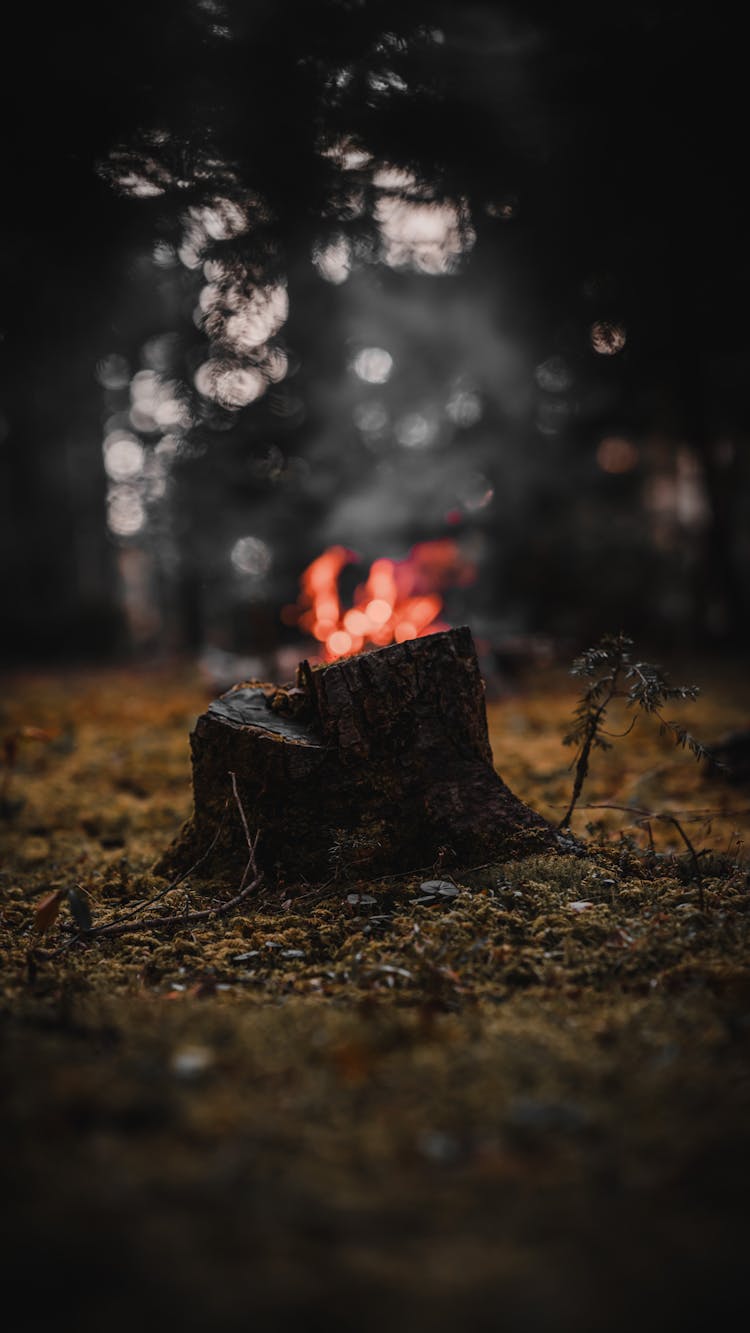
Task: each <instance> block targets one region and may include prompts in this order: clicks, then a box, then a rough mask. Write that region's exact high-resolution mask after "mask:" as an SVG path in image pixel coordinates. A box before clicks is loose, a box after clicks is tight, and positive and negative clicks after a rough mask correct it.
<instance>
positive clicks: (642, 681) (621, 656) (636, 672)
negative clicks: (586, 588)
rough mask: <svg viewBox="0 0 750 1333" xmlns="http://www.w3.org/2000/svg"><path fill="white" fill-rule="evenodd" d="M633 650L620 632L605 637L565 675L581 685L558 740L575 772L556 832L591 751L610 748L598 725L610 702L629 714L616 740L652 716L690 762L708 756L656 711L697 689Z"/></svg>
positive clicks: (575, 797)
mask: <svg viewBox="0 0 750 1333" xmlns="http://www.w3.org/2000/svg"><path fill="white" fill-rule="evenodd" d="M633 647H634V644H633V641H632V639H629V638H627V636H626V635H624V634H622V633H620V634H605V635H604V637H603V638H602V639H601V640H600V641H599V643H597V644H596V645H595V646H594V647H593V648H588V649H587V650H586V652H585V653H582V655H581V656H580V657H578V658H576V660H575V662H574V663H573V666H572V668H571V675H573V676H580V677H581V678H582V679H583V680H584V681H586V682H587V683H586V686H585V688H584V691H583V693H582V695H581V697H580V699H579V701H578V704H577V707H576V709H575V712H574V715H573V718H574V721H573V726H572V727H571V729H570V731H569V732H568V734H567V736H565V737H564V739H563V744H564V745H574V746H575V747H576V754H575V758H574V759H573V762H572V764H571V768H574V770H575V778H574V781H573V794H572V796H571V799H570V804H569V806H568V808H567V810H566V811H565V814H564V815H563V818H562V819H561V820H560V825H559V827H560V828H561V829H563V828H567V827H568V826H569V824H570V820H571V817H572V814H573V811H574V810H575V807H576V805H577V803H578V800H579V797H580V795H581V792H582V790H583V784H584V783H585V781H586V778H587V776H588V771H589V763H590V760H591V752H592V750H596V749H599V750H610V749H611V748H612V745H611V741H612V740H614V739H617V736H616V735H613V733H611V732H607V731H605V725H604V724H605V721H606V717H607V709H608V708H609V706H610V704H612V703H613V702H614V701H615V700H622V701H623V702H624V704H625V706H626V708H628V709H632V710H633V713H634V716H633V717H632V718H631V720H630V723H629V725H628V726H627V727H626V729H625V731H623V732H619V733H618V735H619V736H627V735H629V733H630V732H631V731H632V730H633V727H634V726H635V724H636V722H637V721H638V717H639V716H647V717H652V718H654V719H655V720H656V721H657V722H658V723H659V731H660V733H661V734H662V735H663V734H665V733H666V732H669V733H671V735H672V736H673V737H674V741H675V744H676V745H678V746H679V747H680V748H681V749H683V750H689V751H690V753H691V754H693V755H695V758H696V759H708V758H710V755H709V753H708V751H707V750H706V748H705V746H703V745H701V743H700V741H697V740H696V739H695V737H694V736H692V735H691V734H690V732H688V731H686V730H685V728H684V727H682V726H681V725H680V724H679V723H677V722H674V721H673V720H672V719H671V718H667V717H665V716H664V713H663V711H662V710H663V708H664V707H665V706H666V705H667V704H669V703H671V702H672V701H673V700H675V699H689V700H694V699H696V698H697V697H698V694H699V692H700V691H699V690H698V687H697V686H696V685H672V684H671V682H670V681H669V680H668V678H667V676H666V675H665V674H664V673H663V671H662V670H661V668H660V667H658V666H654V665H653V664H652V663H651V662H637V661H634V660H633V655H632V654H633Z"/></svg>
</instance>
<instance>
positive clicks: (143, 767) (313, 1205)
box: [0, 670, 750, 1333]
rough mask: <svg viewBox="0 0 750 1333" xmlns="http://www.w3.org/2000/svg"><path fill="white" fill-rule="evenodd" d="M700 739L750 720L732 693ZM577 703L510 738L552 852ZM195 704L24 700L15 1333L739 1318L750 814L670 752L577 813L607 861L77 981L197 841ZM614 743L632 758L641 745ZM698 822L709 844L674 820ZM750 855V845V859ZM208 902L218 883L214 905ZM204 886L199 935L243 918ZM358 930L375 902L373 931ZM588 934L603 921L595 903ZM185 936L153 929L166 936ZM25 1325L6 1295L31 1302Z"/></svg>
mask: <svg viewBox="0 0 750 1333" xmlns="http://www.w3.org/2000/svg"><path fill="white" fill-rule="evenodd" d="M703 683H704V685H705V700H704V701H702V702H700V703H699V704H698V705H694V706H691V707H689V708H688V706H686V709H687V711H686V712H685V713H684V720H685V721H688V723H689V725H691V726H692V729H693V730H695V731H696V732H698V733H699V734H700V735H701V737H702V738H709V739H710V737H711V736H713V735H717V734H719V733H720V732H721V731H722V730H724V729H726V728H727V727H729V726H732V725H734V724H736V723H738V722H746V721H747V717H748V713H749V712H750V690H748V688H747V687H746V686H745V685H744V684H743V682H742V681H741V679H740V678H734V679H731V678H729V677H728V676H727V675H726V673H724V674H722V673H720V672H718V671H715V670H714V671H713V672H710V673H707V676H706V679H705V680H704V682H703ZM574 697H575V689H574V685H573V684H572V683H571V682H569V681H566V680H558V679H550V678H549V677H540V678H538V679H536V680H534V681H529V682H527V683H526V684H525V685H524V686H523V687H522V688H521V690H520V691H519V692H518V693H517V694H516V695H514V696H513V697H509V698H507V699H504V700H502V701H500V702H498V703H491V704H490V706H489V715H490V725H491V734H492V740H493V747H494V752H495V756H496V760H497V763H498V767H499V769H500V772H501V773H502V776H503V777H504V778H505V780H506V781H507V782H508V783H509V785H510V786H511V788H512V789H513V790H514V791H515V792H516V793H517V794H518V795H519V796H521V797H523V798H524V799H525V800H527V801H528V802H529V803H530V804H531V805H533V806H534V807H535V808H536V809H538V810H539V811H540V812H541V813H543V814H546V815H548V816H549V817H552V818H553V817H554V815H555V811H556V810H559V811H560V813H561V812H562V809H564V805H565V798H566V796H567V795H568V793H569V790H570V775H569V773H568V771H567V765H568V763H569V759H570V755H569V753H568V752H567V751H565V750H564V749H563V748H562V747H561V744H560V735H561V730H562V729H563V727H564V725H565V722H566V720H567V719H568V717H569V715H570V709H571V706H572V703H573V701H574ZM206 698H207V696H206V693H205V690H203V689H202V687H201V685H200V682H199V681H197V679H196V678H195V677H193V676H191V675H190V674H189V673H179V672H177V673H176V672H166V671H164V672H161V673H155V672H150V673H124V672H120V673H115V672H112V673H104V674H101V675H96V676H95V675H90V674H88V675H87V674H83V673H79V674H75V675H71V676H70V677H69V678H67V679H64V678H61V677H55V678H52V677H49V676H42V675H39V676H26V677H24V678H16V679H14V680H12V681H6V682H5V686H4V699H5V703H4V705H3V718H2V729H3V732H4V733H6V732H10V731H11V730H13V729H14V728H15V727H17V726H21V725H33V726H37V727H49V728H54V729H55V730H56V731H57V733H58V735H57V739H56V740H55V741H53V742H52V743H44V742H40V741H36V742H35V741H28V742H26V743H22V745H21V750H20V756H19V761H18V766H17V771H16V772H15V773H14V775H13V777H12V783H11V786H10V789H9V793H8V799H9V800H10V801H15V800H18V801H20V800H21V799H22V800H23V802H24V803H23V806H22V807H21V808H20V809H19V810H18V811H17V813H16V814H15V816H14V817H13V818H12V819H6V820H5V821H4V824H3V827H2V832H1V836H2V839H3V844H4V852H3V859H2V870H1V871H0V891H1V892H2V920H1V921H0V932H1V933H2V939H1V940H0V947H2V950H3V955H4V965H3V979H2V991H1V993H0V995H1V1002H2V1030H3V1045H2V1052H3V1053H2V1072H1V1075H0V1077H1V1085H2V1089H3V1095H2V1108H3V1109H2V1147H3V1150H4V1157H5V1159H6V1166H5V1171H4V1174H5V1187H4V1204H5V1206H4V1208H3V1238H2V1251H0V1252H2V1254H3V1258H4V1260H5V1262H6V1265H7V1272H8V1275H9V1283H8V1284H7V1286H8V1289H9V1288H11V1287H16V1286H17V1288H18V1291H19V1293H20V1294H21V1296H22V1298H23V1301H24V1315H23V1320H22V1324H21V1325H19V1326H23V1327H33V1326H36V1325H37V1324H39V1325H40V1326H41V1325H42V1323H44V1325H45V1327H48V1326H49V1319H50V1312H51V1313H52V1317H53V1318H54V1319H55V1321H56V1323H57V1324H58V1325H59V1326H62V1327H65V1328H67V1327H75V1328H77V1329H80V1330H84V1331H87V1330H92V1331H93V1330H96V1331H97V1333H99V1330H107V1333H109V1330H119V1329H125V1328H127V1329H131V1328H132V1327H134V1326H136V1325H138V1326H140V1327H143V1328H149V1329H150V1328H159V1329H161V1328H170V1329H194V1328H195V1329H198V1328H201V1329H202V1328H218V1329H222V1330H224V1329H235V1328H237V1329H240V1328H243V1329H244V1328H246V1327H253V1326H254V1324H255V1323H256V1322H258V1321H262V1322H263V1324H264V1325H265V1326H266V1327H269V1328H271V1329H276V1328H287V1327H292V1326H295V1325H298V1326H300V1327H302V1328H305V1329H308V1328H316V1329H317V1328H323V1327H326V1328H333V1327H337V1328H345V1329H353V1330H354V1329H359V1328H364V1329H371V1328H372V1329H374V1328H378V1329H380V1328H382V1327H385V1326H386V1325H387V1324H390V1325H391V1326H393V1327H396V1328H399V1329H401V1328H404V1329H406V1328H409V1329H412V1330H421V1329H423V1328H424V1329H436V1330H443V1329H446V1330H447V1329H454V1328H457V1327H467V1328H472V1329H475V1328H476V1329H482V1330H483V1329H488V1330H489V1329H500V1328H502V1329H511V1330H515V1329H521V1330H527V1329H528V1330H536V1329H542V1330H552V1329H561V1328H562V1329H567V1328H576V1329H589V1328H590V1329H592V1330H593V1329H597V1330H599V1329H604V1328H606V1329H612V1328H615V1329H619V1328H623V1329H625V1328H628V1329H630V1328H631V1327H632V1325H633V1322H634V1321H635V1320H637V1321H638V1323H639V1324H640V1326H641V1327H644V1326H645V1327H648V1328H651V1327H653V1328H656V1327H661V1328H667V1329H671V1328H676V1327H678V1326H681V1327H683V1328H685V1327H689V1328H704V1327H706V1326H708V1325H709V1324H712V1325H717V1326H718V1325H720V1324H721V1321H722V1319H723V1318H727V1319H728V1318H729V1315H730V1312H734V1311H735V1310H736V1309H741V1307H742V1300H743V1291H744V1282H745V1263H746V1253H747V1241H748V1226H747V1212H748V1208H747V1198H748V1189H749V1188H750V1151H749V1149H750V1065H749V1063H748V1055H749V1054H750V971H749V970H748V962H749V961H750V914H748V902H749V901H750V898H749V890H748V866H747V863H746V860H745V859H744V849H743V846H742V845H741V840H742V838H743V837H744V836H746V832H747V829H748V827H750V817H749V816H748V813H747V808H748V806H750V793H748V792H747V791H745V792H742V791H741V790H739V789H736V788H735V789H733V788H731V787H729V786H727V785H726V784H724V783H722V782H719V781H716V780H713V781H709V780H707V779H706V777H705V774H704V772H703V770H702V768H700V767H699V766H697V765H696V764H695V762H694V761H692V760H690V759H689V758H687V757H686V756H684V755H683V754H681V753H680V752H676V751H675V750H674V748H673V747H672V746H671V744H670V743H669V742H668V741H665V740H663V739H660V738H659V736H658V732H657V731H655V730H654V731H649V729H648V728H647V727H645V726H644V727H641V726H640V724H639V727H638V728H637V729H636V732H635V733H634V734H633V735H632V736H630V737H629V738H628V739H627V740H623V741H621V742H619V744H618V745H617V746H616V747H615V749H614V750H613V751H612V752H611V754H608V755H604V756H596V757H595V761H594V767H593V769H592V775H591V779H590V783H589V785H588V787H587V790H586V793H585V795H584V799H586V800H588V801H590V802H591V801H600V800H605V801H610V802H613V803H616V804H620V805H635V806H638V807H648V808H653V809H655V810H664V809H671V810H674V811H713V812H715V813H714V814H713V815H712V816H711V817H710V818H709V816H706V817H705V818H701V819H699V820H696V821H695V822H690V823H686V824H685V828H686V829H689V831H690V837H691V839H692V840H693V842H694V844H695V846H696V848H697V849H699V850H700V851H701V852H705V855H701V857H700V864H701V865H702V879H701V884H700V885H698V884H697V883H696V876H695V871H694V865H693V863H692V861H691V858H690V857H688V856H686V855H685V850H684V846H683V845H682V843H681V841H680V838H679V834H678V833H677V832H676V830H675V829H674V828H673V827H671V826H669V825H668V824H663V823H658V822H656V823H654V824H653V825H652V832H653V837H654V840H655V845H654V849H653V852H652V854H648V844H647V837H646V833H645V831H644V830H642V829H638V828H636V827H635V826H634V823H633V820H634V817H633V816H631V815H624V814H621V813H617V812H613V811H591V810H589V811H581V812H580V813H579V814H577V815H576V819H575V821H574V828H575V830H576V832H577V833H578V834H580V835H582V836H584V837H586V836H591V834H589V835H587V831H586V825H587V823H589V822H590V821H592V820H595V821H597V822H599V821H601V827H600V828H598V829H596V830H594V831H593V832H594V835H595V836H594V837H593V838H592V840H591V841H590V843H589V845H588V848H587V853H586V855H583V856H580V855H570V856H562V857H560V856H554V857H550V856H546V855H544V856H537V857H532V858H527V859H526V860H524V861H521V862H518V863H505V864H495V865H488V866H483V867H480V868H468V867H463V868H461V869H460V870H459V871H455V872H453V873H452V884H451V887H455V888H456V889H457V890H458V892H457V893H455V894H453V895H450V894H446V895H444V896H438V897H435V898H434V899H432V900H430V901H427V902H425V901H421V902H420V901H419V900H420V899H424V898H425V896H426V895H425V894H424V893H422V892H421V890H420V883H421V881H422V880H425V879H434V878H436V877H439V878H444V877H445V875H444V872H443V871H441V870H439V869H438V870H435V868H432V867H428V868H426V869H425V872H424V874H422V875H410V876H408V877H405V878H401V879H392V880H381V881H378V882H376V883H372V884H367V883H364V884H363V883H358V882H356V881H355V880H353V879H351V878H350V875H349V870H348V867H347V853H346V848H343V849H341V848H340V849H339V850H338V853H335V854H334V855H333V857H332V866H331V868H332V882H331V883H330V885H328V887H327V888H325V889H323V890H321V889H315V890H312V889H309V888H305V887H304V886H302V887H300V888H298V889H297V890H294V889H289V890H288V891H287V892H286V893H285V895H278V894H271V893H269V892H265V893H264V892H262V891H261V893H260V895H259V899H258V901H257V902H255V903H253V904H250V905H247V906H245V907H244V909H243V910H242V911H241V913H238V914H236V915H233V916H231V917H227V918H223V919H219V920H216V921H215V922H213V923H212V924H210V925H202V926H201V927H200V928H188V927H185V928H181V929H179V930H176V931H173V932H171V933H169V934H165V933H163V932H159V931H157V930H149V931H144V932H143V933H142V934H132V935H126V936H123V937H122V938H119V939H112V940H109V941H105V940H102V941H100V942H98V943H88V944H86V945H78V946H75V947H73V948H71V949H67V950H65V951H63V952H62V953H59V954H58V955H57V956H56V957H55V958H53V959H51V960H44V959H40V958H38V957H37V958H36V960H34V959H31V960H30V957H29V955H30V953H33V951H34V949H35V948H36V949H37V953H38V946H39V945H40V944H41V947H42V948H43V949H46V950H47V951H53V950H55V949H56V948H57V947H58V946H59V945H60V944H61V943H62V942H64V941H65V938H66V936H65V930H66V929H67V927H68V922H69V920H70V918H69V917H68V916H67V909H66V908H63V911H62V913H61V916H60V919H59V921H58V923H57V924H56V925H55V926H53V927H52V928H51V929H50V931H49V932H48V934H47V936H46V938H45V939H44V940H43V941H41V942H40V941H39V940H37V939H35V937H34V936H33V934H32V922H33V917H34V911H35V907H36V904H37V903H38V902H39V901H40V899H42V898H43V897H44V895H45V893H48V892H49V891H50V890H52V889H54V888H57V887H68V886H71V885H79V886H80V889H81V891H82V892H83V893H85V894H86V895H88V897H89V901H90V905H91V908H92V911H93V914H94V918H95V922H96V923H102V922H104V921H105V920H106V919H108V918H110V917H115V916H119V915H120V914H121V913H122V912H124V911H125V910H128V909H130V908H131V907H132V906H133V905H134V904H135V903H136V901H137V900H139V899H142V898H144V897H148V896H149V895H150V894H153V893H155V892H157V891H158V890H159V889H160V888H163V887H164V886H163V882H162V881H158V880H156V879H155V878H154V877H153V875H152V874H151V872H150V870H149V867H150V866H151V865H152V864H153V862H154V860H155V859H156V857H157V856H158V854H159V853H160V852H161V851H163V849H164V847H165V845H166V844H167V843H168V842H169V840H170V838H171V837H172V836H173V835H174V833H175V832H176V830H177V829H178V827H179V825H180V822H181V820H182V819H184V818H185V817H186V815H187V814H188V813H189V810H190V782H189V760H188V746H187V735H188V731H189V730H190V728H191V726H192V725H193V722H194V719H195V716H196V715H197V713H199V712H200V711H201V710H202V709H203V708H204V706H205V703H206ZM614 729H617V728H614ZM681 818H682V816H681ZM738 839H739V840H740V841H738ZM205 874H206V875H209V871H208V868H207V870H206V872H205ZM230 892H231V886H229V885H218V884H215V883H212V882H211V881H210V878H209V879H208V880H206V878H205V877H204V878H203V879H201V880H199V879H198V878H197V877H194V878H193V879H192V880H191V881H188V882H187V883H186V884H184V885H182V886H180V888H179V889H177V890H175V891H174V893H173V894H172V895H170V896H169V898H168V899H167V900H166V903H167V905H168V906H171V908H172V910H179V909H181V908H183V907H184V908H186V909H187V910H189V909H190V908H191V907H196V906H203V905H205V902H206V900H207V897H210V896H211V895H212V894H214V895H215V896H216V898H217V900H219V899H220V898H221V897H222V895H227V894H229V893H230ZM355 895H358V897H356V898H355ZM584 904H585V905H584ZM163 905H164V904H163V903H160V904H159V910H161V908H162V906H163ZM6 1299H7V1296H6Z"/></svg>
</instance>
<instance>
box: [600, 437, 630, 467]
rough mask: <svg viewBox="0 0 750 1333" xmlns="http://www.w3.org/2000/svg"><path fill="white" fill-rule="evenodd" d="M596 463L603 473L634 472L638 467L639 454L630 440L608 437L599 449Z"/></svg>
mask: <svg viewBox="0 0 750 1333" xmlns="http://www.w3.org/2000/svg"><path fill="white" fill-rule="evenodd" d="M596 461H597V463H598V464H599V467H600V468H601V469H602V472H612V473H618V472H632V470H633V468H635V467H637V466H638V461H639V453H638V449H637V448H636V446H635V445H634V444H633V443H631V441H630V440H626V439H623V438H622V436H619V435H608V436H607V437H606V438H605V439H603V440H602V441H601V442H600V444H599V445H598V447H597V450H596Z"/></svg>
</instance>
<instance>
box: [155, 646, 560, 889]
mask: <svg viewBox="0 0 750 1333" xmlns="http://www.w3.org/2000/svg"><path fill="white" fill-rule="evenodd" d="M191 749H192V761H193V795H194V813H193V817H192V819H191V820H189V821H188V823H187V824H186V825H185V827H184V828H183V830H182V833H181V834H180V836H179V838H178V839H177V841H176V842H175V843H174V844H173V845H172V847H171V848H170V849H169V850H168V851H167V852H166V853H165V855H164V857H163V858H162V860H161V862H160V863H159V865H158V866H157V869H158V870H159V871H160V873H172V872H173V871H175V870H177V869H183V868H184V867H185V866H187V865H189V864H190V863H191V861H194V860H196V859H197V858H198V856H200V855H201V854H202V852H203V851H204V850H205V848H206V847H207V846H208V844H209V843H210V842H211V839H212V838H214V837H215V836H216V831H217V829H218V828H219V826H220V825H221V826H222V833H221V836H220V838H219V841H218V844H217V855H218V856H219V859H220V861H221V862H223V863H224V864H225V865H226V866H227V868H228V867H229V865H231V866H232V867H235V866H236V869H237V871H238V872H239V871H241V869H242V867H243V866H244V864H245V861H246V859H247V845H246V840H245V837H244V834H243V830H242V827H241V823H240V820H239V815H238V812H237V810H236V808H235V806H234V803H233V801H232V800H231V795H232V788H231V777H230V774H231V773H234V774H235V775H236V780H237V787H238V792H239V796H240V799H241V802H242V806H243V809H244V810H245V812H246V815H247V820H248V823H249V826H250V829H251V830H252V831H253V832H255V831H256V830H258V831H259V833H260V838H259V843H258V849H257V860H258V864H259V866H260V868H261V869H262V870H263V872H264V873H265V875H266V876H267V878H268V879H269V880H270V881H271V882H275V883H292V882H299V881H303V882H307V883H320V882H321V881H328V880H332V879H333V880H339V881H341V882H342V883H344V882H346V881H350V880H351V879H353V878H364V877H366V876H370V877H372V876H374V875H383V874H389V873H399V872H402V871H407V870H412V869H421V868H425V869H428V868H430V867H432V866H434V865H436V864H437V865H441V866H444V867H447V866H449V865H451V864H464V865H468V864H476V863H478V862H482V861H485V860H488V859H490V858H491V857H494V856H503V857H508V856H511V855H518V854H523V853H525V852H529V851H531V850H544V849H552V848H554V847H555V846H557V844H558V839H557V834H556V832H555V830H554V829H553V827H552V826H551V825H550V824H549V823H548V822H547V821H546V820H545V819H543V818H542V817H541V816H540V815H538V814H537V813H536V812H535V811H533V810H532V809H530V808H529V807H528V806H527V805H524V803H523V802H522V801H520V800H519V799H518V797H516V796H514V795H513V793H512V792H511V791H510V790H509V788H508V787H507V786H506V785H505V783H504V782H503V781H502V779H501V778H500V777H499V776H498V775H497V774H496V773H495V771H494V769H493V766H492V752H491V749H490V743H489V737H488V733H487V717H486V712H485V706H484V689H483V683H482V679H481V676H480V674H479V666H478V663H477V658H476V653H475V649H474V643H473V640H472V637H471V633H470V631H469V630H468V629H467V628H461V629H454V630H450V631H448V632H446V633H441V634H432V635H428V636H426V637H424V638H421V639H414V640H410V641H408V642H406V643H401V644H394V645H393V646H391V647H388V648H381V649H379V650H378V651H376V652H372V653H364V654H360V655H359V656H356V657H351V658H345V659H343V660H341V661H338V662H334V663H332V664H331V665H329V666H325V667H320V668H312V669H311V668H310V666H309V664H308V663H307V662H303V663H301V664H300V666H299V668H298V671H297V682H296V684H295V685H294V686H290V687H277V686H274V685H269V684H264V683H260V682H256V681H250V682H247V683H245V684H241V685H236V686H235V687H234V688H233V689H232V690H229V691H228V693H226V694H223V695H222V696H221V698H219V699H217V700H216V701H215V702H214V703H212V704H211V705H210V707H209V709H208V711H207V712H206V713H204V714H203V715H202V716H201V717H200V718H199V719H198V722H197V724H196V728H195V731H194V732H193V733H192V736H191Z"/></svg>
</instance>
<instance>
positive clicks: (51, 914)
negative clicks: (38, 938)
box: [34, 889, 67, 935]
mask: <svg viewBox="0 0 750 1333" xmlns="http://www.w3.org/2000/svg"><path fill="white" fill-rule="evenodd" d="M66 894H67V889H54V890H53V892H52V893H48V894H47V897H46V898H42V901H41V902H40V903H39V906H38V907H37V909H36V912H35V914H34V930H35V931H37V932H38V934H40V935H44V934H45V932H46V931H48V930H49V928H50V926H54V924H55V922H56V921H57V918H58V916H59V915H60V907H61V905H62V902H63V899H64V898H65V897H66Z"/></svg>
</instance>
